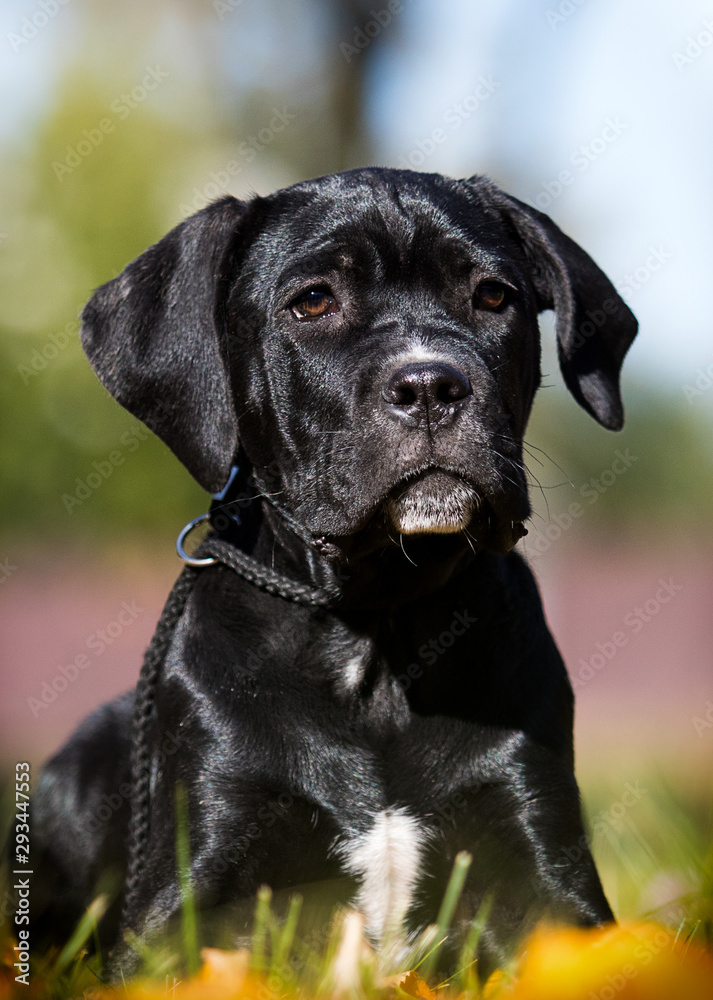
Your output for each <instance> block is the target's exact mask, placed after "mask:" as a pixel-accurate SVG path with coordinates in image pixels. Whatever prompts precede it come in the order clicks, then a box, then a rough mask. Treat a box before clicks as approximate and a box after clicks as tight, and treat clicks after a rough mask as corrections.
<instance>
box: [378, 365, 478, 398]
mask: <svg viewBox="0 0 713 1000" xmlns="http://www.w3.org/2000/svg"><path fill="white" fill-rule="evenodd" d="M471 393H472V389H471V385H470V381H469V380H468V377H467V375H465V374H464V373H463V372H461V371H459V370H458V369H457V368H454V367H453V366H452V365H447V364H444V363H443V362H433V361H431V362H427V363H425V364H424V363H414V364H410V365H404V366H403V367H401V368H399V369H398V370H397V371H395V372H393V373H392V375H391V377H390V378H389V379H388V380H387V381H386V383H385V384H384V385H383V386H382V390H381V395H382V396H383V398H384V400H385V401H386V402H387V403H390V404H391V405H392V406H397V407H401V408H403V409H414V408H416V407H417V408H418V409H420V410H428V409H429V408H430V407H434V408H436V409H445V408H448V409H450V408H451V407H452V406H453V404H454V403H456V402H458V400H461V399H464V398H465V397H466V396H469V395H470V394H471Z"/></svg>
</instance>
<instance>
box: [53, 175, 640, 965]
mask: <svg viewBox="0 0 713 1000" xmlns="http://www.w3.org/2000/svg"><path fill="white" fill-rule="evenodd" d="M552 308H554V309H555V311H556V315H557V339H558V347H559V358H560V363H561V367H562V371H563V374H564V378H565V381H566V384H567V386H568V387H569V389H570V391H571V393H572V394H573V395H574V397H575V399H576V400H577V401H578V402H579V403H580V404H581V405H582V406H583V407H584V408H585V409H586V410H587V411H588V412H589V413H591V414H592V416H594V417H595V419H596V420H598V421H599V423H601V424H603V425H604V426H605V427H608V428H611V429H618V428H620V427H621V424H622V421H623V410H622V404H621V400H620V395H619V387H618V382H619V371H620V367H621V363H622V360H623V358H624V355H625V353H626V351H627V349H628V347H629V345H630V344H631V341H632V339H633V338H634V335H635V333H636V321H635V319H634V317H633V316H632V314H631V313H630V311H629V309H628V308H627V307H626V306H625V305H624V303H623V302H622V301H621V299H620V298H619V296H618V295H617V293H616V291H615V290H614V288H613V286H612V285H611V283H610V282H609V281H608V279H607V278H606V277H605V275H604V274H603V273H602V272H601V271H600V270H599V269H598V268H597V266H596V265H595V264H594V263H593V261H592V260H591V259H590V258H589V257H588V256H587V255H586V254H585V253H584V252H583V251H582V250H581V249H580V248H579V247H578V246H577V245H576V244H575V243H573V242H572V241H571V240H570V239H569V238H568V237H567V236H565V235H564V234H563V233H562V232H561V231H560V230H559V229H558V228H557V227H556V226H555V225H554V224H553V223H552V222H551V220H550V219H549V218H548V217H547V216H544V215H542V214H541V213H539V212H537V211H535V210H534V209H532V208H529V207H528V206H526V205H524V204H523V203H521V202H519V201H517V200H516V199H514V198H511V197H509V196H508V195H506V194H504V193H503V192H502V191H500V190H499V189H498V188H497V187H495V185H493V184H492V183H490V182H489V181H487V180H485V179H483V178H480V177H474V178H471V179H470V180H463V181H455V180H450V179H447V178H444V177H441V176H439V175H435V174H418V173H412V172H409V171H398V170H387V169H363V170H354V171H349V172H347V173H343V174H338V175H335V176H330V177H324V178H320V179H318V180H313V181H308V182H306V183H302V184H298V185H295V186H294V187H291V188H289V189H287V190H284V191H279V192H278V193H277V194H274V195H272V196H270V197H268V198H259V197H256V198H254V199H253V200H251V201H249V202H241V201H237V200H236V199H235V198H231V197H228V198H224V199H222V200H221V201H218V202H216V203H215V204H212V205H210V206H209V207H207V208H205V209H204V210H203V211H201V212H198V213H197V214H196V215H194V216H192V217H191V218H189V219H187V220H186V221H185V222H184V223H182V224H181V225H180V226H178V227H177V228H176V229H174V230H173V231H172V232H171V233H169V234H168V236H166V237H165V238H164V239H163V240H161V242H160V243H158V244H156V245H155V246H153V247H151V248H150V249H149V250H147V251H146V252H145V253H144V254H142V256H141V257H139V258H138V259H137V260H136V261H134V262H133V263H132V264H130V265H129V266H128V267H127V268H126V270H125V271H124V272H123V273H122V274H121V275H119V277H117V278H115V279H114V280H113V281H110V282H109V283H108V284H106V285H104V286H103V287H102V288H100V289H99V291H97V292H96V294H95V295H94V297H93V298H92V300H91V301H90V303H89V304H88V306H87V307H86V309H85V311H84V316H83V320H84V322H83V328H82V339H83V343H84V346H85V349H86V351H87V353H88V355H89V358H90V360H91V362H92V364H93V366H94V367H95V369H96V371H97V373H98V374H99V377H100V378H101V379H102V381H103V383H104V384H105V386H106V387H107V388H108V389H109V391H110V392H111V393H112V395H113V396H115V397H116V399H117V400H118V401H119V402H120V403H121V404H122V405H123V406H125V407H126V408H127V409H128V410H130V411H131V412H132V413H133V414H135V415H136V416H138V417H140V418H141V420H143V421H144V422H145V423H146V424H147V425H148V426H149V427H150V428H151V429H152V430H153V431H155V433H156V434H158V435H159V436H160V437H161V438H162V439H163V440H164V441H165V442H166V443H167V444H168V445H169V446H170V448H171V449H172V450H173V451H174V452H175V454H176V455H177V456H178V457H179V458H180V460H181V461H182V462H183V463H184V465H185V466H186V467H187V469H188V470H189V471H190V472H191V473H192V475H193V476H194V477H195V478H196V479H197V480H198V481H199V482H200V483H201V484H202V485H203V486H204V487H205V488H206V490H208V491H211V492H215V491H216V490H218V489H220V488H221V487H223V486H224V484H225V482H226V480H227V478H228V475H229V472H230V469H231V465H232V464H233V463H234V461H235V459H236V456H237V455H238V450H239V448H240V449H241V456H242V457H241V461H242V462H243V469H244V468H245V462H246V461H247V462H248V463H249V469H250V470H251V473H250V474H251V478H250V483H251V485H252V488H253V492H254V494H255V495H256V496H260V497H261V499H260V500H257V501H256V502H255V505H254V506H255V507H260V511H259V516H256V517H254V518H253V521H252V522H251V523H252V524H253V529H252V530H251V531H250V532H248V533H247V535H244V536H243V542H242V545H243V547H244V548H248V549H250V550H251V555H252V560H253V565H255V564H258V565H262V566H264V567H266V573H268V574H269V572H270V571H274V572H275V574H276V578H279V579H282V580H283V581H287V583H286V584H285V585H284V586H288V585H289V583H290V582H291V581H292V582H296V583H297V584H301V585H302V588H303V592H304V593H305V594H308V593H310V592H312V591H315V592H317V593H318V594H323V595H324V594H327V595H331V597H330V599H329V601H328V602H320V600H315V601H314V602H312V604H310V601H309V600H306V601H303V602H302V603H294V602H291V601H289V600H286V599H285V595H284V594H282V593H281V591H280V587H279V585H278V586H277V591H278V592H277V593H274V592H273V593H270V592H268V591H266V590H265V589H262V587H261V585H256V584H255V582H254V581H252V582H251V580H250V579H249V578H247V579H246V576H245V575H244V574H241V573H240V572H234V568H232V569H231V568H230V566H229V565H226V564H225V563H226V562H227V563H230V558H229V557H227V556H226V558H225V559H223V560H222V561H221V562H218V563H216V564H215V565H213V566H211V567H210V568H206V569H202V570H195V571H194V572H195V580H194V581H193V582H192V584H191V586H192V590H191V592H190V594H189V596H188V598H187V604H186V607H185V610H184V611H183V613H182V614H181V615H180V617H179V620H178V623H177V625H176V627H175V630H174V631H173V633H172V635H171V636H170V643H169V649H168V653H167V656H166V660H165V663H163V664H162V665H159V668H158V672H159V674H160V675H159V676H158V678H157V679H155V684H154V688H153V694H152V697H151V698H150V699H148V700H147V699H145V698H144V696H143V695H142V699H143V702H145V703H143V704H142V705H140V706H139V714H141V713H143V715H142V720H143V721H142V722H140V723H139V726H140V727H143V728H142V729H141V732H142V738H143V739H144V740H148V743H146V744H145V746H144V749H143V750H142V751H141V752H143V753H146V754H147V756H146V760H145V761H144V763H143V765H142V764H141V761H140V760H139V762H138V764H137V759H136V754H135V759H134V774H133V781H134V783H136V781H137V780H140V775H141V767H142V766H143V767H144V773H145V779H146V781H145V788H144V790H143V793H142V794H143V799H142V798H141V794H137V792H136V788H134V791H133V803H134V810H135V812H136V810H137V809H138V810H139V813H140V815H139V816H138V819H137V816H136V815H135V816H134V821H133V827H132V831H131V834H129V813H130V801H131V800H132V793H131V784H130V783H131V781H132V775H131V767H130V759H131V747H132V740H133V737H132V711H133V705H134V698H133V696H125V697H123V698H121V699H119V700H118V701H116V702H114V703H113V704H111V705H108V706H106V707H104V708H102V709H100V710H99V711H97V712H96V713H95V714H94V715H93V716H91V717H90V719H88V720H87V721H86V722H85V723H84V724H83V726H82V727H81V728H80V730H79V732H78V733H77V734H76V735H75V736H74V737H73V738H72V740H71V741H70V742H69V743H68V745H67V746H66V747H64V749H62V750H61V751H60V752H59V753H58V754H57V756H55V757H54V758H53V759H52V760H51V761H50V763H49V764H48V765H47V767H46V769H45V771H44V774H43V777H42V778H41V780H40V783H39V787H38V790H37V793H36V797H35V801H34V817H33V822H34V828H33V829H34V836H35V845H34V849H35V850H36V851H38V852H41V853H42V855H43V861H42V868H43V871H44V872H45V876H44V877H45V878H48V879H49V887H46V888H45V892H46V894H47V897H48V899H50V898H51V901H50V902H48V904H47V907H48V908H47V910H46V912H45V914H44V918H43V919H44V921H45V923H46V924H52V925H54V926H55V928H56V930H57V932H58V933H62V932H66V930H67V929H68V927H69V926H70V925H71V923H72V922H73V921H74V920H76V919H77V918H78V916H79V915H80V913H81V910H82V908H83V907H84V906H86V904H87V903H88V902H89V901H90V900H91V899H92V896H93V893H94V892H95V890H96V885H97V883H98V880H99V878H100V876H101V875H102V873H103V872H104V871H105V870H106V869H107V868H110V867H112V866H113V867H114V868H115V869H118V870H119V871H120V872H122V873H123V872H124V871H125V869H126V866H127V863H128V865H129V876H128V877H129V881H130V883H131V887H130V889H131V891H130V899H129V900H128V901H126V902H127V905H126V912H125V916H124V923H125V925H126V926H130V927H131V928H133V929H134V930H135V931H137V932H138V933H140V934H146V933H151V932H156V931H157V930H159V929H161V928H163V927H165V926H166V925H167V922H168V921H169V920H170V918H171V917H172V916H173V915H175V914H176V913H177V912H178V911H179V910H180V906H181V896H180V890H179V885H178V879H177V874H176V860H175V847H174V845H175V836H176V833H175V830H176V823H175V792H176V786H177V784H178V783H180V784H182V785H183V787H184V788H185V790H186V793H187V797H188V810H189V815H190V856H191V870H192V881H193V886H194V890H195V893H196V896H197V900H198V904H199V906H200V907H201V908H202V909H203V910H204V911H208V910H216V909H217V908H222V907H228V906H230V905H232V904H235V903H237V902H238V901H240V900H245V899H250V898H252V897H253V896H254V894H255V892H256V890H257V888H258V887H259V886H260V885H262V884H263V883H267V884H268V885H270V886H272V887H273V889H275V890H280V889H286V888H289V887H296V886H300V887H302V886H305V885H308V884H310V883H315V882H320V881H324V880H335V879H339V878H345V877H348V879H349V885H351V887H352V888H351V890H350V891H352V892H353V896H352V898H353V899H354V901H355V903H356V905H357V906H358V907H359V908H360V909H361V910H362V912H363V913H364V915H365V919H366V924H367V927H368V930H369V932H370V933H371V934H372V935H373V937H374V938H375V939H379V938H383V937H384V936H388V935H390V934H396V933H397V932H398V929H399V928H400V927H401V926H402V925H403V926H405V927H407V928H410V929H414V928H417V927H419V926H423V925H424V924H426V923H428V922H430V921H432V920H433V919H434V917H435V914H436V911H437V907H438V903H439V902H440V900H441V897H442V894H443V890H444V887H445V884H446V881H447V878H448V875H449V873H450V870H451V867H452V865H453V860H454V857H455V855H456V853H457V852H458V851H460V850H461V849H464V848H465V849H467V850H468V851H470V852H471V853H472V855H473V863H472V866H471V869H470V873H469V876H468V879H467V882H466V886H465V890H464V893H463V896H462V900H461V904H460V910H459V914H458V920H459V922H460V926H464V924H465V922H466V921H467V920H468V919H469V918H472V916H473V915H474V914H475V912H476V911H477V908H478V906H479V904H480V903H481V901H482V900H483V898H484V896H485V895H486V894H487V893H492V898H493V909H492V914H491V918H490V922H489V925H488V929H487V931H486V933H485V934H484V936H483V939H482V945H481V950H482V957H483V961H484V963H485V964H486V965H491V964H492V963H493V962H497V961H500V960H502V958H503V957H504V955H506V954H507V953H508V951H509V950H510V949H511V948H512V946H513V944H514V943H515V942H516V940H517V939H518V937H519V936H520V935H521V934H522V933H523V932H524V931H526V930H527V929H529V928H530V927H531V926H532V924H533V922H534V921H535V920H536V919H537V918H539V917H541V916H543V915H545V914H547V915H549V916H551V917H553V918H555V919H560V920H564V921H569V922H573V923H577V924H582V925H591V924H598V923H601V922H605V921H608V920H610V919H612V914H611V911H610V909H609V906H608V904H607V901H606V899H605V897H604V894H603V892H602V888H601V885H600V882H599V878H598V876H597V872H596V870H595V867H594V864H593V861H592V858H591V856H590V854H589V851H588V850H586V849H583V850H581V852H579V853H578V855H575V854H574V853H573V852H571V851H567V850H566V849H567V848H568V847H570V846H571V845H573V844H578V845H580V846H581V844H582V843H585V842H586V841H585V839H584V835H583V829H582V821H581V815H580V804H579V795H578V790H577V785H576V783H575V779H574V774H573V752H572V691H571V688H570V684H569V682H568V679H567V674H566V672H565V668H564V666H563V663H562V660H561V658H560V656H559V653H558V651H557V649H556V647H555V644H554V641H553V639H552V637H551V635H550V633H549V631H548V628H547V625H546V623H545V619H544V616H543V612H542V607H541V603H540V599H539V596H538V593H537V589H536V585H535V583H534V581H533V577H532V574H531V573H530V571H529V569H528V568H527V566H526V565H525V563H524V562H523V560H522V559H521V558H520V556H519V555H517V554H516V553H514V552H513V551H512V549H513V546H514V545H515V543H516V542H517V541H518V539H519V538H520V537H521V536H522V534H524V533H525V529H524V528H523V522H524V521H525V520H526V519H527V517H528V515H529V513H530V507H529V502H528V494H527V485H526V477H525V470H524V465H523V456H522V439H523V434H524V431H525V426H526V423H527V419H528V415H529V412H530V408H531V405H532V401H533V397H534V394H535V391H536V389H537V387H538V384H539V381H540V363H539V358H540V348H539V334H538V326H537V313H538V312H539V311H541V310H544V309H552ZM223 545H224V548H225V549H226V550H227V549H228V548H230V543H229V542H223ZM248 576H249V574H248ZM325 603H327V606H324V604H325ZM174 751H175V752H174ZM139 756H140V754H139ZM137 767H138V771H137ZM137 774H138V775H139V779H137ZM137 803H138V805H137ZM142 803H143V805H142ZM138 828H140V829H138ZM137 829H138V832H137ZM130 837H131V838H133V840H132V843H133V846H132V848H131V850H132V851H133V854H132V856H131V857H129V858H128V859H127V851H128V847H127V843H128V841H129V839H130ZM137 838H138V840H140V841H141V843H142V845H143V846H142V851H141V852H140V853H141V857H140V858H138V855H137V853H136V843H135V842H136V840H137ZM575 856H579V860H577V861H573V860H571V858H573V857H575ZM47 873H49V874H47ZM122 877H123V876H122ZM107 933H108V936H109V938H110V939H111V938H112V937H113V936H116V935H117V934H118V927H117V925H116V922H114V923H113V924H112V925H111V926H110V927H109V928H108V930H107Z"/></svg>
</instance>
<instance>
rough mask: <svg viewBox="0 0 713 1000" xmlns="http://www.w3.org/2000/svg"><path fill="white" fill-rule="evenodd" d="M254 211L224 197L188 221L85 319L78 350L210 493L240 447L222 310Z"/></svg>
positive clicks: (117, 281)
mask: <svg viewBox="0 0 713 1000" xmlns="http://www.w3.org/2000/svg"><path fill="white" fill-rule="evenodd" d="M248 211H249V209H248V206H247V205H246V204H244V203H243V202H240V201H238V200H237V199H236V198H232V197H227V198H223V199H221V200H220V201H218V202H215V203H214V204H212V205H209V206H208V207H207V208H204V209H203V210H202V211H200V212H197V213H196V214H195V215H192V216H191V217H190V218H189V219H186V220H185V222H182V223H181V224H180V225H179V226H177V227H176V228H175V229H173V230H172V231H171V232H170V233H169V234H168V235H167V236H165V237H164V238H163V239H162V240H161V241H160V242H159V243H156V244H155V245H154V246H152V247H150V248H149V249H148V250H146V252H145V253H143V254H141V256H140V257H138V258H137V259H136V260H135V261H133V262H132V263H131V264H129V265H128V267H126V268H125V270H124V271H122V273H121V274H120V275H119V276H118V277H117V278H114V280H113V281H109V282H107V284H106V285H102V287H101V288H99V289H98V290H97V291H96V292H95V293H94V295H93V296H92V298H91V299H90V301H89V303H88V304H87V305H86V306H85V308H84V312H83V313H82V330H81V338H82V345H83V347H84V350H85V351H86V353H87V355H88V357H89V360H90V361H91V363H92V367H93V368H94V370H95V371H96V373H97V375H98V376H99V378H100V379H101V380H102V382H103V383H104V385H105V386H106V388H107V389H108V390H109V392H110V393H111V394H112V396H114V398H115V399H117V400H118V401H119V402H120V403H121V405H122V406H124V407H126V409H127V410H129V411H130V412H131V413H133V414H134V416H136V417H138V418H139V419H140V420H143V422H144V423H145V424H146V425H147V427H150V428H151V430H152V431H154V433H156V434H157V435H158V436H159V437H160V438H161V439H162V440H163V441H164V442H165V443H166V444H167V445H168V446H169V448H170V449H171V450H172V451H173V452H174V454H175V455H176V456H177V457H178V458H179V459H180V460H181V462H183V464H184V465H185V466H186V468H187V469H188V471H189V472H190V473H191V475H192V476H194V478H195V479H197V480H198V482H199V483H200V484H201V486H203V488H204V489H206V490H208V492H209V493H215V492H217V491H218V490H219V489H220V488H221V487H222V486H224V485H225V483H226V481H227V479H228V476H229V474H230V466H231V463H232V460H233V456H234V455H235V453H236V451H237V447H238V422H237V417H236V412H235V403H234V400H233V393H232V387H231V383H230V365H229V357H228V336H227V331H226V329H225V319H224V312H225V300H226V297H227V294H228V292H229V291H230V288H231V286H232V282H233V280H234V271H235V268H234V265H233V257H234V252H233V251H234V249H235V247H236V245H237V244H238V242H239V241H240V239H241V238H242V237H243V229H244V220H245V217H246V215H247V213H248Z"/></svg>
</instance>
